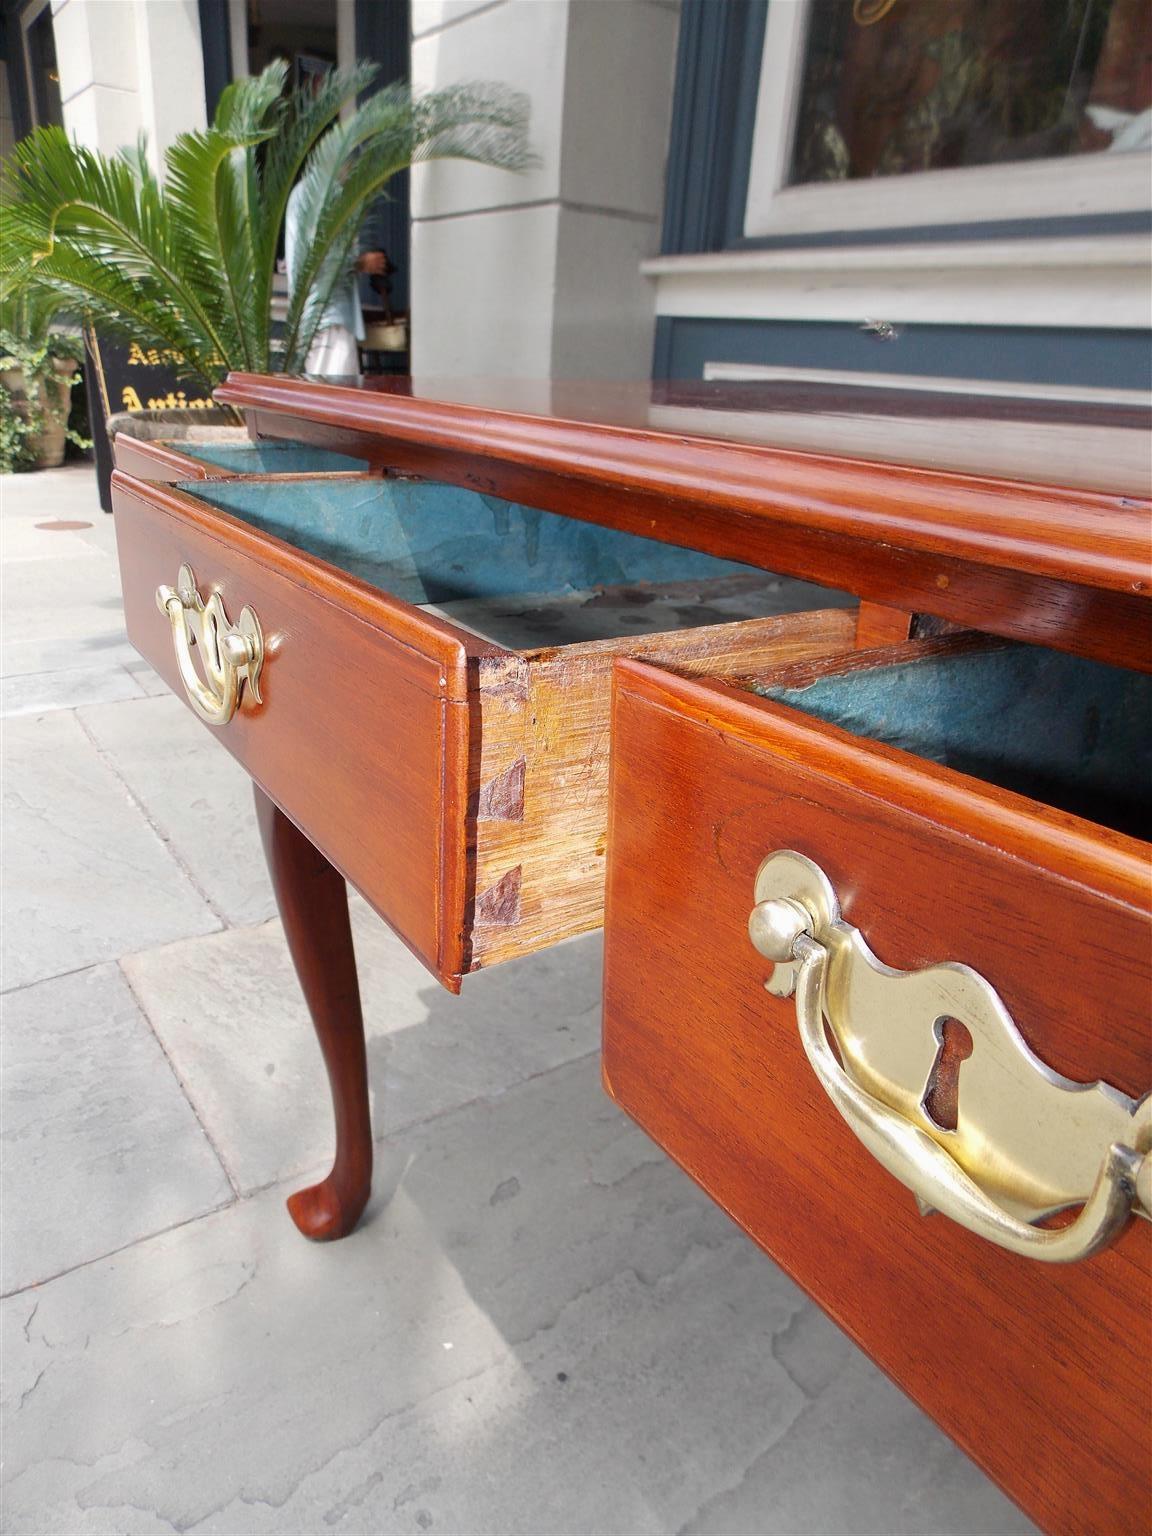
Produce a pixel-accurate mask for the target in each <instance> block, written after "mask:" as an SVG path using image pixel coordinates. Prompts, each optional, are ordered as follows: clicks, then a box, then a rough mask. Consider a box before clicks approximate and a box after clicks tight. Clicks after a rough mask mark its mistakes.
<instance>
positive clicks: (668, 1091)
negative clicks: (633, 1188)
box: [604, 641, 1152, 1533]
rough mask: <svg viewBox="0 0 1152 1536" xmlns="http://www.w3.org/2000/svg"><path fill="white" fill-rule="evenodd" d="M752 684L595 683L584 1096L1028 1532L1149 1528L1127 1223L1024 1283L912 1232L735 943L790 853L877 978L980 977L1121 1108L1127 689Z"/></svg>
mask: <svg viewBox="0 0 1152 1536" xmlns="http://www.w3.org/2000/svg"><path fill="white" fill-rule="evenodd" d="M1086 668H1087V669H1089V670H1088V671H1085V669H1086ZM933 669H935V681H934V680H933ZM941 669H943V671H941ZM945 674H948V675H947V676H945ZM761 681H762V685H763V687H765V688H769V689H771V690H772V691H774V692H776V693H777V695H778V697H776V698H774V699H772V698H768V697H764V696H762V695H761V693H760V692H758V691H753V690H752V689H750V688H749V687H734V686H731V685H728V684H725V683H723V682H715V681H708V680H702V679H693V678H681V677H675V676H672V675H670V674H669V673H668V672H667V671H663V670H660V669H658V668H654V667H652V666H648V665H644V664H638V663H635V662H631V661H622V662H620V663H618V665H617V676H616V684H615V692H614V703H613V714H612V731H613V762H612V786H611V795H610V815H609V848H610V858H609V873H608V893H607V908H606V923H605V928H606V942H607V953H606V977H605V1012H604V1080H605V1086H606V1087H607V1089H608V1091H609V1093H610V1094H611V1095H612V1096H613V1098H615V1099H616V1100H617V1101H618V1102H619V1103H620V1104H621V1105H622V1106H623V1107H624V1108H625V1109H626V1110H627V1111H628V1112H629V1113H630V1114H632V1115H633V1116H634V1117H635V1118H636V1120H637V1121H639V1123H640V1124H641V1125H642V1126H643V1127H644V1129H645V1130H646V1131H647V1132H648V1133H649V1134H650V1135H651V1136H653V1137H654V1138H655V1140H656V1141H658V1142H659V1143H660V1144H661V1145H662V1146H663V1147H665V1148H666V1149H667V1150H668V1151H669V1152H670V1153H671V1154H672V1156H673V1157H675V1158H676V1159H677V1161H679V1162H680V1163H681V1164H682V1166H683V1167H684V1168H685V1169H686V1170H687V1171H688V1172H689V1173H690V1174H691V1175H692V1176H693V1177H694V1178H695V1179H697V1180H698V1181H699V1182H700V1183H701V1184H702V1185H703V1186H704V1188H705V1189H706V1190H708V1192H709V1193H710V1194H711V1195H712V1196H713V1198H714V1199H716V1200H717V1201H718V1202H719V1203H720V1204H721V1205H722V1206H723V1207H724V1208H725V1209H726V1210H728V1211H729V1212H730V1213H731V1214H732V1215H733V1216H734V1217H735V1219H736V1220H737V1221H739V1222H740V1223H741V1224H742V1226H743V1227H744V1228H745V1229H746V1230H747V1231H748V1232H749V1233H750V1235H751V1236H752V1237H754V1238H755V1239H756V1241H757V1242H758V1243H760V1244H761V1245H762V1246H763V1247H764V1248H765V1249H766V1250H767V1252H768V1253H770V1254H771V1255H772V1257H773V1258H775V1259H776V1260H777V1261H778V1262H779V1263H780V1264H781V1265H783V1266H784V1267H785V1268H786V1269H787V1270H788V1271H789V1272H790V1273H791V1274H793V1275H794V1276H795V1277H796V1279H797V1280H798V1282H799V1283H800V1284H801V1285H802V1286H804V1287H805V1289H806V1290H808V1291H809V1293H810V1294H811V1295H812V1296H813V1297H814V1298H815V1299H816V1301H817V1302H818V1303H819V1304H820V1305H821V1306H822V1307H823V1308H824V1309H825V1310H826V1311H827V1312H828V1313H829V1314H830V1315H831V1316H832V1317H833V1318H834V1319H835V1320H836V1321H837V1322H838V1323H839V1324H840V1325H841V1326H842V1327H843V1328H845V1329H846V1330H847V1332H848V1333H850V1334H851V1335H852V1337H853V1338H854V1339H856V1341H857V1342H858V1343H859V1344H860V1345H861V1346H862V1347H863V1348H864V1349H866V1350H867V1351H868V1353H869V1354H870V1355H871V1356H872V1357H873V1358H874V1359H875V1360H876V1361H877V1362H878V1363H879V1365H880V1366H881V1367H882V1368H883V1369H884V1370H885V1371H886V1372H888V1374H890V1375H891V1376H892V1377H893V1378H894V1379H895V1380H896V1381H897V1382H898V1383H899V1384H900V1385H901V1386H902V1387H903V1388H904V1389H905V1390H906V1391H907V1392H909V1393H910V1394H911V1396H912V1397H914V1398H915V1399H916V1401H917V1402H919V1403H920V1404H921V1405H922V1406H923V1407H924V1408H925V1409H926V1410H927V1411H928V1412H929V1413H930V1414H932V1415H933V1417H935V1418H936V1419H937V1420H938V1421H939V1423H940V1424H941V1425H942V1426H943V1427H944V1428H945V1429H946V1430H947V1431H948V1433H949V1434H951V1435H952V1436H953V1437H954V1438H955V1439H956V1440H957V1441H958V1442H959V1443H960V1444H961V1445H962V1446H963V1447H964V1448H965V1449H966V1450H967V1451H968V1453H969V1454H970V1455H971V1456H973V1457H974V1458H975V1459H976V1460H977V1461H978V1462H979V1463H980V1464H981V1465H982V1466H983V1467H984V1468H985V1469H986V1470H987V1471H988V1472H989V1473H990V1474H991V1476H992V1477H994V1478H995V1479H996V1480H997V1481H998V1482H999V1483H1001V1484H1002V1486H1003V1487H1004V1488H1005V1489H1006V1490H1007V1491H1008V1492H1009V1493H1010V1494H1011V1495H1012V1496H1013V1497H1014V1498H1016V1499H1017V1500H1018V1501H1019V1503H1020V1504H1021V1505H1022V1506H1023V1507H1024V1508H1025V1509H1026V1510H1027V1511H1028V1512H1029V1514H1030V1515H1031V1516H1032V1517H1033V1518H1034V1519H1036V1520H1038V1521H1039V1522H1040V1523H1041V1524H1042V1525H1044V1526H1046V1527H1048V1528H1050V1529H1052V1530H1057V1531H1066V1532H1076V1533H1079V1532H1086V1531H1099V1532H1109V1533H1114V1532H1118V1531H1137V1530H1144V1529H1147V1522H1148V1511H1149V1507H1150V1504H1149V1497H1150V1493H1152V1488H1150V1483H1149V1474H1150V1469H1152V1434H1150V1413H1149V1392H1148V1388H1149V1381H1150V1379H1152V1376H1150V1365H1152V1307H1150V1305H1149V1302H1150V1298H1152V1291H1150V1286H1149V1280H1150V1275H1149V1270H1150V1260H1152V1225H1150V1224H1149V1223H1148V1222H1147V1221H1145V1220H1142V1219H1139V1218H1138V1217H1135V1216H1133V1217H1131V1218H1130V1219H1129V1220H1128V1221H1127V1224H1126V1225H1125V1226H1124V1227H1123V1229H1122V1231H1121V1232H1120V1235H1119V1236H1118V1237H1117V1238H1116V1240H1115V1241H1114V1242H1113V1243H1112V1244H1111V1246H1109V1247H1107V1248H1106V1249H1105V1250H1104V1251H1101V1252H1098V1253H1096V1254H1095V1255H1094V1256H1092V1257H1090V1258H1087V1259H1084V1260H1082V1261H1080V1262H1075V1263H1040V1262H1036V1260H1035V1259H1034V1258H1028V1257H1023V1256H1021V1255H1019V1254H1017V1253H1013V1252H1009V1251H1006V1250H1005V1249H1004V1248H1002V1247H999V1246H996V1245H994V1244H993V1243H992V1242H990V1241H987V1240H985V1239H984V1238H982V1237H980V1236H977V1235H975V1233H974V1232H972V1231H969V1230H966V1229H965V1228H964V1227H963V1226H961V1225H959V1224H958V1223H957V1222H955V1221H952V1220H949V1219H948V1218H946V1217H945V1216H942V1215H939V1214H933V1215H931V1216H928V1217H925V1216H922V1215H920V1214H919V1211H918V1208H917V1204H916V1202H915V1200H914V1199H913V1196H912V1194H910V1193H909V1191H908V1189H906V1188H905V1187H903V1185H902V1184H901V1183H900V1182H898V1181H897V1179H896V1178H894V1177H893V1176H892V1174H891V1173H889V1172H887V1171H886V1170H885V1168H884V1167H882V1166H881V1164H880V1162H878V1161H877V1160H876V1158H875V1157H874V1156H873V1155H872V1154H871V1153H870V1152H869V1151H868V1150H866V1148H865V1146H864V1144H863V1142H862V1141H861V1140H859V1139H857V1136H856V1135H854V1134H853V1131H852V1130H851V1129H850V1128H849V1126H848V1125H847V1124H846V1123H845V1121H844V1119H842V1118H841V1115H840V1114H839V1113H838V1111H837V1109H836V1107H834V1105H833V1102H832V1100H831V1098H830V1097H829V1096H828V1095H827V1094H826V1093H825V1091H824V1089H823V1088H822V1087H821V1085H820V1082H819V1081H818V1079H817V1076H816V1075H815V1073H814V1071H813V1067H812V1066H811V1065H810V1063H809V1059H808V1057H807V1056H806V1054H805V1051H804V1049H803V1048H802V1044H801V1039H800V1035H799V1031H798V1018H797V1002H796V1000H795V999H794V998H788V997H781V996H772V995H770V994H769V993H768V992H766V991H765V983H766V980H767V979H768V978H769V976H770V974H771V973H772V972H773V966H772V964H771V963H770V962H769V961H768V960H765V959H764V958H763V957H762V955H761V954H760V953H758V952H757V950H756V949H755V948H754V947H753V945H752V943H751V941H750V939H749V929H748V922H749V916H750V914H751V911H752V908H753V905H754V903H755V900H756V896H755V894H754V888H755V884H756V880H757V871H758V869H759V867H760V866H761V862H762V861H763V860H764V859H765V857H766V856H767V855H769V854H772V853H773V852H774V851H776V850H781V849H787V850H795V851H796V852H798V853H799V854H801V855H804V856H805V857H806V858H807V859H810V860H812V861H814V862H815V863H816V864H817V865H819V866H820V868H821V869H823V871H824V872H825V874H826V875H827V876H828V878H829V880H830V881H831V884H832V886H833V887H834V888H835V891H836V893H837V894H838V896H839V899H840V903H841V907H842V912H843V920H844V922H846V923H847V924H850V925H852V926H853V927H855V928H857V929H858V930H859V931H860V932H861V933H862V934H863V937H864V939H865V940H866V942H867V944H868V945H869V946H870V948H871V950H872V951H873V953H874V955H875V956H876V957H878V959H879V961H881V962H883V963H884V964H885V965H887V966H891V967H894V968H896V969H898V970H900V971H915V970H918V969H920V968H923V967H929V966H934V965H937V964H938V963H940V962H944V961H951V962H960V963H961V964H963V965H966V966H971V967H973V968H974V969H975V970H976V971H978V972H979V973H980V974H981V975H982V976H983V977H984V978H985V979H986V980H987V981H988V982H989V983H991V985H992V986H993V987H994V988H995V989H996V991H997V992H998V994H999V997H1000V999H1001V1000H1002V1002H1003V1004H1004V1005H1005V1007H1006V1008H1007V1010H1008V1012H1009V1013H1010V1014H1011V1016H1012V1018H1013V1019H1014V1020H1015V1022H1016V1024H1017V1025H1018V1026H1019V1029H1020V1031H1021V1033H1022V1034H1023V1036H1024V1038H1025V1040H1026V1042H1027V1045H1028V1046H1029V1047H1030V1048H1031V1050H1032V1051H1033V1052H1035V1054H1036V1056H1038V1057H1039V1058H1040V1059H1041V1060H1042V1061H1043V1062H1044V1063H1046V1064H1047V1065H1048V1067H1049V1068H1050V1069H1052V1070H1054V1071H1055V1072H1057V1073H1060V1074H1063V1075H1064V1076H1066V1077H1068V1078H1071V1079H1074V1080H1076V1081H1077V1082H1084V1083H1092V1082H1093V1081H1094V1080H1096V1079H1098V1078H1099V1079H1102V1080H1103V1081H1104V1082H1106V1083H1108V1084H1111V1085H1112V1086H1113V1087H1114V1088H1116V1089H1118V1090H1120V1092H1121V1093H1122V1094H1124V1095H1128V1096H1130V1097H1132V1098H1138V1097H1139V1096H1141V1095H1143V1094H1144V1093H1146V1092H1147V1090H1148V1089H1149V1086H1150V1085H1152V1038H1150V1032H1149V998H1150V976H1149V960H1150V954H1152V917H1150V906H1152V903H1150V889H1149V886H1150V882H1149V858H1148V855H1149V848H1148V845H1147V843H1146V842H1144V841H1143V840H1142V838H1140V837H1137V836H1133V835H1130V831H1129V832H1121V831H1117V830H1115V826H1116V825H1125V826H1128V827H1129V828H1130V829H1131V828H1132V827H1133V826H1134V825H1138V823H1139V821H1140V818H1141V816H1142V807H1141V804H1140V800H1141V799H1142V798H1143V797H1146V794H1147V783H1148V780H1147V777H1146V775H1147V771H1148V714H1149V711H1148V696H1147V687H1146V683H1145V682H1142V681H1141V680H1139V679H1136V678H1135V676H1134V675H1133V674H1119V675H1116V674H1111V673H1109V672H1108V670H1107V669H1105V668H1101V667H1096V666H1094V664H1092V663H1086V662H1082V661H1079V660H1078V659H1076V658H1070V657H1065V658H1056V659H1055V662H1053V661H1052V659H1051V653H1044V652H1036V651H1034V650H1032V649H1031V648H1023V647H1022V648H1019V649H1008V650H999V649H996V648H988V647H975V646H973V645H972V644H971V643H969V642H964V641H937V642H931V643H928V644H926V645H923V646H915V645H911V646H901V647H897V648H893V649H891V650H888V651H877V652H871V653H857V655H856V656H855V657H854V658H851V659H848V660H845V661H844V662H843V663H832V664H831V665H821V664H813V665H812V666H801V667H798V668H793V669H787V670H784V671H783V672H779V673H772V674H765V676H764V678H763V679H762V680H761ZM1097 690H1098V691H1099V697H1097V696H1096V691H1097ZM782 700H786V701H787V702H783V701H782ZM820 715H823V716H825V717H827V718H824V719H821V718H815V717H814V716H820ZM834 720H840V721H841V722H842V723H843V722H846V723H847V725H848V727H849V728H848V729H844V728H843V724H839V725H838V724H835V723H832V722H833V721H834ZM1113 734H1115V735H1116V737H1117V739H1116V740H1114V741H1113V740H1112V736H1113ZM881 738H886V740H885V739H881ZM892 742H900V743H901V744H902V746H903V747H907V748H910V749H911V750H901V749H899V748H898V747H895V746H893V745H891V743H892ZM928 753H932V754H933V755H935V756H938V757H940V758H943V759H944V760H945V761H946V762H951V763H953V764H959V765H960V766H961V768H963V769H964V770H965V771H958V769H957V767H955V766H953V767H948V766H941V765H940V764H939V763H938V762H934V761H929V760H928V758H927V756H926V755H924V754H928ZM1038 757H1039V758H1040V759H1042V760H1041V761H1040V762H1037V761H1036V759H1037V758H1038ZM1085 767H1087V768H1088V769H1090V771H1089V772H1087V773H1086V774H1085V773H1084V772H1082V771H1081V770H1083V769H1085ZM977 771H979V773H980V774H981V775H983V777H981V778H977V777H976V772H977ZM1141 775H1145V777H1144V778H1143V779H1141V777H1140V776H1141ZM1085 779H1087V781H1088V782H1085ZM1004 783H1009V784H1012V785H1013V786H1014V788H1012V789H1005V788H1004V787H1003V785H1004ZM1132 785H1138V786H1139V788H1138V790H1137V791H1136V793H1135V794H1133V792H1132V790H1131V788H1130V786H1132ZM1020 790H1028V791H1030V794H1031V796H1032V798H1029V796H1028V795H1026V794H1024V793H1020V792H1018V791H1020ZM1041 794H1042V795H1043V797H1044V800H1045V802H1046V803H1041V802H1040V800H1039V798H1036V797H1038V796H1040V795H1041ZM1051 802H1055V803H1056V804H1060V803H1065V804H1073V805H1076V806H1078V808H1079V810H1080V811H1081V813H1084V812H1094V810H1098V811H1099V814H1100V816H1101V820H1100V821H1090V820H1088V819H1087V818H1086V816H1084V815H1083V814H1081V815H1074V814H1070V813H1069V812H1068V811H1067V810H1066V809H1065V810H1061V809H1056V808H1054V807H1053V804H1052V803H1051ZM1104 818H1106V819H1107V821H1108V822H1110V823H1112V825H1106V824H1104ZM965 984H966V985H967V983H965ZM886 995H887V996H888V997H889V1003H890V1002H891V999H890V993H889V994H886ZM825 996H826V997H831V996H832V993H831V992H828V993H826V994H825ZM828 1006H831V1004H829V1005H828ZM892 1007H893V1009H894V1010H895V1009H896V1007H897V1005H892ZM890 1016H891V1017H895V1016H896V1014H895V1012H893V1013H892V1014H891V1015H890ZM888 1017H889V1015H884V1014H881V1015H880V1025H881V1028H882V1029H888V1028H889V1025H888V1022H887V1019H888ZM941 1017H942V1018H946V1017H948V1014H947V1010H946V1009H942V1010H941ZM818 1018H819V1015H817V1020H818ZM913 1022H915V1021H913ZM933 1023H934V1020H933V1018H932V1017H931V1015H930V1014H929V1015H928V1016H927V1018H926V1021H925V1025H924V1027H925V1028H931V1027H932V1025H933ZM917 1027H919V1026H917ZM817 1028H818V1029H819V1023H817ZM821 1042H822V1045H823V1047H824V1049H825V1050H827V1049H828V1044H829V1041H828V1037H827V1036H825V1035H824V1034H823V1032H822V1031H821ZM929 1047H930V1049H929V1056H928V1060H929V1061H930V1062H931V1061H932V1059H933V1056H932V1052H933V1051H934V1050H935V1049H936V1047H935V1046H934V1045H932V1042H929ZM840 1054H841V1059H842V1060H844V1061H848V1060H849V1059H850V1058H849V1057H848V1056H847V1055H846V1054H845V1053H844V1052H841V1053H840ZM984 1059H985V1060H986V1059H987V1058H984ZM967 1070H968V1069H966V1067H965V1064H964V1062H963V1061H961V1062H960V1063H959V1073H958V1077H954V1078H953V1083H954V1085H955V1086H956V1088H957V1097H956V1102H954V1103H953V1106H952V1108H953V1111H954V1112H955V1111H956V1110H957V1105H958V1106H959V1112H960V1113H961V1114H963V1113H965V1110H964V1106H965V1105H966V1103H968V1100H967V1098H966V1087H965V1084H966V1081H969V1082H970V1081H971V1078H968V1077H966V1072H967ZM927 1103H929V1100H928V1084H927V1083H926V1084H925V1097H924V1100H923V1104H927ZM922 1107H923V1106H922V1105H920V1106H914V1109H916V1108H919V1109H921V1110H922ZM1030 1112H1031V1111H1030V1107H1029V1106H1025V1105H1023V1104H1022V1105H1021V1109H1020V1114H1021V1116H1025V1115H1027V1114H1029V1113H1030ZM940 1139H941V1140H942V1141H944V1142H946V1141H947V1136H943V1137H942V1138H940ZM1141 1149H1142V1148H1141ZM812 1454H813V1455H814V1456H818V1455H820V1454H821V1450H820V1447H819V1446H813V1447H812ZM942 1519H943V1517H942Z"/></svg>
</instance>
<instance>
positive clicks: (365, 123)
mask: <svg viewBox="0 0 1152 1536" xmlns="http://www.w3.org/2000/svg"><path fill="white" fill-rule="evenodd" d="M527 123H528V102H527V99H526V98H525V97H524V96H523V95H521V94H520V93H518V92H514V91H510V90H507V89H506V88H504V87H502V86H492V85H484V84H478V83H473V84H465V85H458V86H452V87H450V88H449V89H447V90H443V91H434V92H430V93H429V94H428V95H426V96H424V97H421V98H418V99H415V100H414V99H413V96H412V93H411V91H410V90H409V88H408V87H407V86H406V85H391V86H386V87H385V88H384V89H383V90H381V91H377V92H376V93H375V95H374V96H372V97H370V98H369V100H368V101H366V102H364V103H363V104H362V105H361V106H360V107H358V108H357V110H356V112H355V113H354V114H353V115H352V117H351V118H350V119H349V120H348V121H347V122H344V123H337V124H335V125H334V126H333V127H332V128H330V129H329V131H328V132H327V133H326V134H325V136H324V138H323V139H321V141H320V143H319V144H318V145H317V146H316V148H315V150H314V151H313V152H312V155H311V156H310V157H309V160H308V164H307V166H306V168H305V171H304V174H303V176H302V177H301V184H300V192H299V220H300V228H301V244H302V245H305V246H306V247H307V254H306V256H305V259H304V261H303V262H302V263H301V266H300V270H299V272H296V273H293V283H292V290H291V292H290V293H289V298H288V315H287V320H286V324H285V339H284V368H285V370H286V371H287V372H293V371H296V370H298V369H299V368H301V367H302V366H303V362H304V359H305V357H307V355H308V352H309V350H310V348H311V345H312V340H313V338H314V336H315V333H316V330H317V329H318V327H319V324H320V321H321V319H322V317H323V314H324V310H325V309H326V308H327V306H328V303H329V301H330V299H331V297H332V293H333V290H334V289H335V287H336V286H337V284H338V283H339V282H341V281H342V280H343V279H344V277H345V276H346V275H347V271H348V258H349V255H350V252H351V248H352V245H353V244H354V242H355V238H356V233H357V231H358V229H359V228H360V225H361V223H362V221H363V218H364V214H365V211H366V210H367V208H368V205H369V204H370V203H371V202H373V201H374V200H375V199H376V198H377V197H379V196H380V194H381V193H382V192H383V190H384V188H385V187H386V186H387V184H388V182H389V181H390V180H391V179H392V177H393V176H395V175H396V173H397V172H398V171H402V170H404V169H405V168H406V167H407V166H409V165H413V164H416V163H418V162H420V161H424V160H433V159H443V158H447V157H450V156H451V157H455V158H459V159H467V160H473V161H476V162H479V163H482V164H486V165H493V166H497V167H499V168H501V169H504V170H510V171H522V170H525V169H527V168H528V167H529V166H530V165H532V164H533V163H534V157H533V155H532V153H531V151H530V149H529V147H528V138H527Z"/></svg>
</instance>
